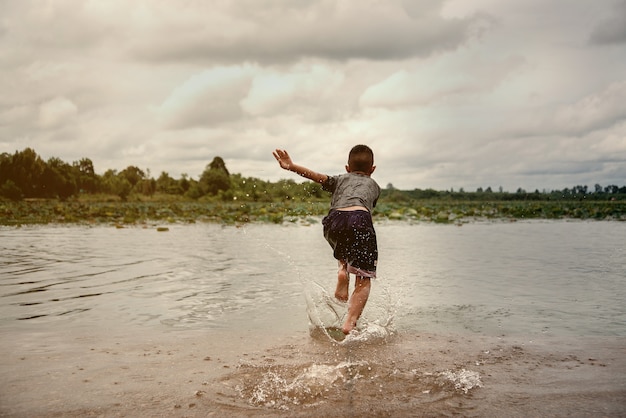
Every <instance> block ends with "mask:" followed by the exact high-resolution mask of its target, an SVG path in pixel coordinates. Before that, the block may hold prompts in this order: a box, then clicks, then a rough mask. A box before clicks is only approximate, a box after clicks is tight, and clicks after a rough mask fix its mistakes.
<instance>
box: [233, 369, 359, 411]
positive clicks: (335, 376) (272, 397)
mask: <svg viewBox="0 0 626 418" xmlns="http://www.w3.org/2000/svg"><path fill="white" fill-rule="evenodd" d="M364 365H366V363H365V362H341V363H339V364H336V365H328V364H313V365H311V366H309V367H307V368H305V369H304V370H303V371H302V372H300V373H299V374H297V375H295V376H294V377H288V376H284V375H285V374H287V373H288V370H283V371H278V370H268V371H266V372H265V373H264V374H263V376H262V378H261V379H260V381H259V382H258V383H256V384H254V385H252V386H249V387H246V386H245V385H244V386H240V387H238V391H239V393H240V396H241V397H242V398H245V399H247V400H248V402H249V403H250V404H252V405H257V406H263V407H268V408H275V409H281V410H288V409H289V407H290V406H292V405H309V406H310V405H314V404H316V403H318V402H323V401H324V399H325V396H326V394H327V393H328V392H330V391H331V390H333V389H334V388H335V387H337V386H338V385H341V384H344V383H346V382H349V381H350V380H351V379H358V378H359V377H360V375H359V374H358V373H357V374H356V375H354V376H352V373H354V370H353V369H354V368H358V367H361V366H364Z"/></svg>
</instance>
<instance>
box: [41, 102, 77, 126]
mask: <svg viewBox="0 0 626 418" xmlns="http://www.w3.org/2000/svg"><path fill="white" fill-rule="evenodd" d="M77 113H78V107H76V105H75V104H74V103H73V102H72V101H71V100H69V99H67V98H65V97H55V98H54V99H52V100H49V101H47V102H45V103H42V104H41V105H40V106H39V118H38V123H39V126H41V127H42V128H56V127H58V126H60V125H62V124H63V123H66V122H67V121H69V120H70V119H72V118H73V117H74V116H76V114H77Z"/></svg>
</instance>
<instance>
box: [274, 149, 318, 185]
mask: <svg viewBox="0 0 626 418" xmlns="http://www.w3.org/2000/svg"><path fill="white" fill-rule="evenodd" d="M272 154H273V155H274V158H276V161H278V164H279V165H280V166H281V168H283V169H285V170H289V171H293V172H294V173H297V174H299V175H301V176H302V177H306V178H307V179H309V180H313V181H314V182H316V183H323V182H324V181H326V179H327V178H328V176H327V175H326V174H321V173H317V172H315V171H313V170H309V169H308V168H306V167H303V166H301V165H298V164H294V162H293V161H292V160H291V157H290V156H289V154H288V153H287V151H285V150H281V149H277V150H276V151H274V152H273V153H272Z"/></svg>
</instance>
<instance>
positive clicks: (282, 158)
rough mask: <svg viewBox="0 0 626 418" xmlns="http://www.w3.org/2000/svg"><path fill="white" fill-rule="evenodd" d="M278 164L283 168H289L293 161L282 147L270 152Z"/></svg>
mask: <svg viewBox="0 0 626 418" xmlns="http://www.w3.org/2000/svg"><path fill="white" fill-rule="evenodd" d="M272 154H273V155H274V158H276V161H278V164H279V165H280V166H281V167H282V168H283V169H285V170H289V169H291V166H293V161H291V157H290V156H289V154H287V151H285V150H284V149H277V150H276V151H274V152H273V153H272Z"/></svg>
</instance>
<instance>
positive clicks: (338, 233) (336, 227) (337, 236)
mask: <svg viewBox="0 0 626 418" xmlns="http://www.w3.org/2000/svg"><path fill="white" fill-rule="evenodd" d="M322 225H324V238H326V241H328V243H329V244H330V246H331V247H332V248H333V255H334V256H335V258H336V259H337V260H342V261H345V262H346V263H347V264H348V272H350V273H353V274H356V275H358V276H361V277H376V264H377V262H378V245H377V243H376V231H374V225H373V223H372V215H371V214H370V213H369V212H367V211H365V210H355V211H340V210H333V211H331V212H330V213H329V214H328V215H327V216H326V217H325V218H324V219H323V220H322Z"/></svg>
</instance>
